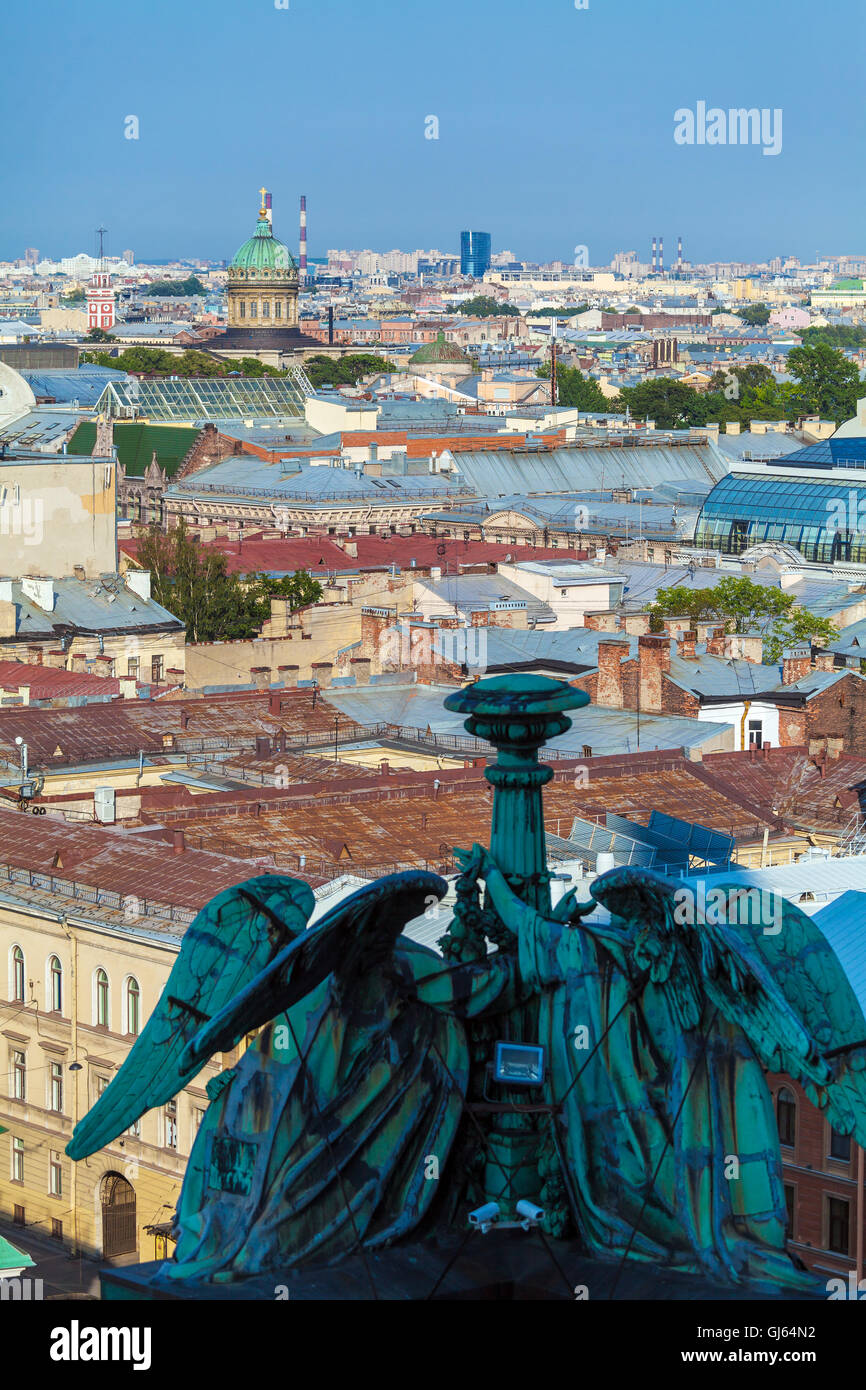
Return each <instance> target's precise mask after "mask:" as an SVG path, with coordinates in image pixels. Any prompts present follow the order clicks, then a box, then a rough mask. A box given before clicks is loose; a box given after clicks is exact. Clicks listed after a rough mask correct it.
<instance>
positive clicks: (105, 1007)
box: [96, 967, 111, 1028]
mask: <svg viewBox="0 0 866 1390" xmlns="http://www.w3.org/2000/svg"><path fill="white" fill-rule="evenodd" d="M110 1019H111V1011H110V1004H109V997H108V976H107V975H106V973H105V971H104V970H103V969H102V968H101V967H100V968H99V970H97V972H96V1026H97V1028H107V1027H108V1026H109V1021H110Z"/></svg>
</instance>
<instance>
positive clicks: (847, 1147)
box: [830, 1128, 851, 1163]
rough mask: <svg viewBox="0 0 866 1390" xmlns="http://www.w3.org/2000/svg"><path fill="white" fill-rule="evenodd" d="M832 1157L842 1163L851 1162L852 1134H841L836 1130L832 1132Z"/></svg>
mask: <svg viewBox="0 0 866 1390" xmlns="http://www.w3.org/2000/svg"><path fill="white" fill-rule="evenodd" d="M830 1157H831V1158H835V1159H838V1161H839V1162H840V1163H850V1162H851V1136H850V1134H839V1132H838V1131H837V1130H835V1129H832V1128H831V1130H830Z"/></svg>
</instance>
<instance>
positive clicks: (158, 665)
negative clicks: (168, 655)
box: [150, 656, 165, 681]
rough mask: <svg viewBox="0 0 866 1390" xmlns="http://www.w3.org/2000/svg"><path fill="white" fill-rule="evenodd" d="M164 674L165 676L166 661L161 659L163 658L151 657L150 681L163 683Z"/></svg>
mask: <svg viewBox="0 0 866 1390" xmlns="http://www.w3.org/2000/svg"><path fill="white" fill-rule="evenodd" d="M164 674H165V660H164V658H163V657H161V656H154V657H151V661H150V679H151V680H152V681H161V680H162V678H163V675H164Z"/></svg>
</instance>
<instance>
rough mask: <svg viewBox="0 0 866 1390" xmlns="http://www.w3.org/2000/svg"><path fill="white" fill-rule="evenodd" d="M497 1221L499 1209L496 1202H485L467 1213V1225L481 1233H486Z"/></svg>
mask: <svg viewBox="0 0 866 1390" xmlns="http://www.w3.org/2000/svg"><path fill="white" fill-rule="evenodd" d="M498 1220H499V1207H498V1206H497V1204H496V1202H485V1204H484V1206H483V1207H476V1208H475V1210H474V1211H470V1213H469V1225H470V1226H477V1227H478V1228H479V1229H480V1230H481V1232H482V1233H483V1232H484V1231H488V1230H489V1229H490V1227H491V1226H492V1225H494V1224H495V1222H497V1221H498Z"/></svg>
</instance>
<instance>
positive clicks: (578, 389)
mask: <svg viewBox="0 0 866 1390" xmlns="http://www.w3.org/2000/svg"><path fill="white" fill-rule="evenodd" d="M536 376H540V377H547V378H548V379H549V377H550V363H549V362H545V363H544V364H543V365H542V366H541V367H538V368H537V370H536ZM556 403H557V405H567V406H573V407H575V408H576V409H577V410H609V409H610V402H609V400H608V399H607V397H606V396H605V395H604V393H603V392H602V389H601V387H600V386H599V384H598V382H597V381H596V380H595V379H594V377H591V376H584V374H583V372H582V371H581V370H580V368H579V367H562V366H559V365H557V368H556Z"/></svg>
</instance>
